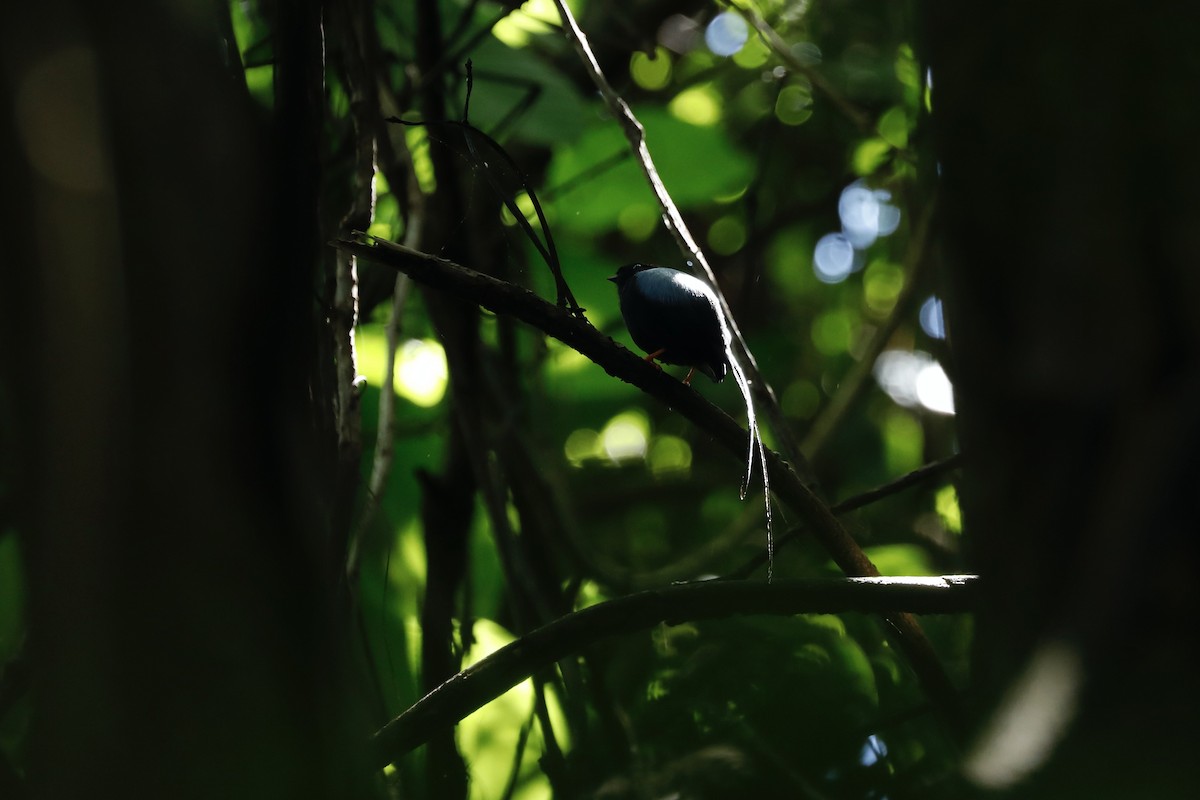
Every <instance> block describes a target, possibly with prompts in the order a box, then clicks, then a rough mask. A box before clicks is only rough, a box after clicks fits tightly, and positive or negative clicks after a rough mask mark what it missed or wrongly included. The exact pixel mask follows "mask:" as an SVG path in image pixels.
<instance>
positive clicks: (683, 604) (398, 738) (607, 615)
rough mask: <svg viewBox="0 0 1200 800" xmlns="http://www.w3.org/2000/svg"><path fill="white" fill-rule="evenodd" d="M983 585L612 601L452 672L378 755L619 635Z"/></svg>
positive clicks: (809, 586)
mask: <svg viewBox="0 0 1200 800" xmlns="http://www.w3.org/2000/svg"><path fill="white" fill-rule="evenodd" d="M978 589H979V587H978V578H976V577H975V576H971V575H946V576H941V577H931V578H878V577H877V578H837V579H829V578H824V579H818V578H814V579H808V580H799V581H780V582H777V583H774V584H763V583H749V582H744V581H709V582H705V583H692V584H684V585H680V586H671V587H668V588H665V589H658V590H655V591H648V592H640V593H638V594H634V595H629V596H626V597H621V598H618V599H616V600H610V601H608V602H605V603H600V604H598V605H594V606H590V607H589V608H585V609H583V610H582V611H576V612H574V613H571V614H568V615H566V616H565V617H561V618H560V619H557V620H555V621H554V622H551V623H549V624H548V625H545V626H543V627H541V628H538V629H537V630H535V631H532V632H531V633H528V634H526V635H525V636H522V637H521V638H520V639H518V640H517V641H515V642H513V643H511V644H509V645H507V646H505V647H503V648H501V649H499V650H497V651H496V652H494V653H492V654H491V655H490V656H488V657H487V658H485V659H483V660H481V661H478V662H476V663H475V664H474V665H472V666H471V667H468V668H467V669H465V670H463V671H462V672H460V673H458V674H457V675H455V676H454V677H452V678H450V679H449V680H448V681H446V682H445V683H443V684H442V685H441V686H439V687H437V688H436V689H434V690H433V691H432V692H430V693H429V694H427V695H426V696H425V697H423V698H421V699H420V700H419V701H417V703H415V704H414V705H413V706H412V707H410V708H409V709H408V710H406V711H405V712H404V713H403V714H401V715H400V716H399V717H397V718H396V719H394V720H392V721H391V722H389V723H388V724H387V725H385V726H384V727H383V728H381V729H380V730H379V731H378V732H377V733H376V734H375V736H374V738H373V739H372V742H371V762H372V764H373V766H375V767H376V768H378V769H382V768H383V767H385V766H387V765H388V764H390V763H392V762H394V761H396V760H397V759H399V758H400V757H401V756H403V755H404V754H405V753H407V752H409V751H410V750H412V749H413V748H414V747H417V746H418V745H420V744H421V743H423V742H424V741H425V740H426V739H427V738H428V737H429V736H430V735H431V734H432V733H434V732H436V731H439V730H444V729H448V728H450V727H451V726H453V725H454V724H456V723H457V722H458V721H459V720H461V719H462V718H463V717H465V716H466V715H467V714H470V713H471V712H472V711H475V710H476V709H478V708H480V707H481V706H483V705H484V704H485V703H487V702H489V701H490V700H492V699H494V698H496V697H499V696H500V695H501V694H503V693H504V692H506V691H508V690H509V689H511V688H512V687H513V686H515V685H517V684H518V683H520V682H521V681H522V680H524V679H525V678H528V677H529V676H530V675H533V674H534V673H536V672H537V671H539V670H541V669H543V668H545V667H547V666H549V665H551V664H553V663H554V662H556V661H560V660H562V659H564V658H566V657H567V656H569V655H571V654H572V653H578V652H580V651H582V650H583V649H585V648H586V647H588V646H590V645H593V644H595V643H596V642H598V641H600V640H602V639H606V638H608V637H611V636H616V635H619V634H627V633H632V632H635V631H639V630H645V629H647V628H651V627H653V626H655V625H657V624H659V623H663V622H665V623H667V624H679V623H682V622H692V621H696V620H705V619H720V618H724V617H729V616H734V615H738V614H774V615H793V614H817V613H822V614H837V613H846V612H863V613H881V614H893V613H894V612H896V611H897V609H905V610H906V612H913V613H920V614H955V613H965V612H969V611H972V610H974V608H975V603H976V598H977V595H978Z"/></svg>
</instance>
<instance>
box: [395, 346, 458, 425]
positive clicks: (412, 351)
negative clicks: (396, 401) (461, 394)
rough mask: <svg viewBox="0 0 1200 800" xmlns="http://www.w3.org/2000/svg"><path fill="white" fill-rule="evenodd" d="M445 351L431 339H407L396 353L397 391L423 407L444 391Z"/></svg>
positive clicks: (438, 399)
mask: <svg viewBox="0 0 1200 800" xmlns="http://www.w3.org/2000/svg"><path fill="white" fill-rule="evenodd" d="M448 377H449V373H448V372H447V370H446V352H445V351H444V350H443V349H442V346H441V344H439V343H438V342H436V341H434V340H432V339H409V340H408V341H407V342H405V343H404V344H403V345H401V347H400V352H399V353H397V354H396V372H395V381H394V385H395V388H396V393H397V394H399V395H400V396H401V397H404V398H406V399H408V400H410V401H411V402H412V403H414V404H415V405H418V406H422V407H424V408H430V407H432V406H436V405H437V404H438V403H440V402H441V401H442V397H443V396H444V395H445V394H446V381H447V378H448Z"/></svg>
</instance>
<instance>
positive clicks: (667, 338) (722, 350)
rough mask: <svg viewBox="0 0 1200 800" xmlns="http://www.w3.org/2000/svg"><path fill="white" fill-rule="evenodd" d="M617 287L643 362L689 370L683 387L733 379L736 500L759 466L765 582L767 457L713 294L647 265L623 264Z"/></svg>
mask: <svg viewBox="0 0 1200 800" xmlns="http://www.w3.org/2000/svg"><path fill="white" fill-rule="evenodd" d="M609 280H610V281H612V282H613V283H615V284H616V285H617V294H618V296H619V297H620V301H621V316H622V317H624V318H625V327H626V328H628V329H629V335H630V336H632V337H633V341H634V343H635V344H636V345H637V346H638V347H640V348H642V349H643V350H645V351H646V360H647V361H650V362H653V361H654V359H658V360H659V361H661V362H663V363H664V364H677V365H679V366H682V367H691V369H690V370H689V371H688V374H687V377H686V378H684V379H683V382H684V383H691V380H692V374H693V373H694V372H695V371H696V370H700V371H701V372H703V373H704V374H705V375H707V376H708V377H710V378H712V379H713V380H714V381H717V382H720V381H721V380H722V379H723V378H724V377H725V374H726V373H727V372H732V373H733V378H734V380H735V381H736V382H737V385H738V390H739V391H740V392H741V393H742V399H743V400H744V401H745V403H746V428H747V431H748V433H749V448H748V451H747V453H746V472H745V477H743V478H742V487H741V492H740V493H741V496H742V499H743V500H745V499H746V491H747V490H748V489H749V488H750V477H751V475H752V474H753V473H754V462H755V461H756V460H757V461H758V463H759V464H760V465H761V466H762V477H763V505H764V507H765V509H766V512H767V581H768V582H770V580H771V575H772V573H773V572H774V568H775V540H774V537H773V535H772V533H771V479H770V477H769V476H768V474H767V453H766V448H765V447H764V445H763V441H762V436H761V434H760V433H759V431H758V418H757V416H756V414H755V413H754V398H753V397H752V396H751V393H750V381H749V380H748V379H747V377H746V371H745V369H743V368H742V365H741V364H740V363H738V360H737V357H736V356H735V355H734V354H733V349H732V347H731V346H730V345H731V344H732V336H731V335H730V332H729V326H728V325H727V324H726V322H725V315H724V314H723V313H722V311H721V304H720V302H719V301H718V300H717V295H716V293H715V292H714V291H713V290H712V287H710V286H709V285H708V284H707V283H705V282H704V281H702V280H700V279H699V278H693V277H692V276H691V275H689V274H687V273H686V272H680V271H679V270H676V269H670V268H668V267H654V266H650V265H648V264H626V265H625V266H623V267H621V268H620V269H619V270H617V274H616V275H613V276H612V277H610V278H609Z"/></svg>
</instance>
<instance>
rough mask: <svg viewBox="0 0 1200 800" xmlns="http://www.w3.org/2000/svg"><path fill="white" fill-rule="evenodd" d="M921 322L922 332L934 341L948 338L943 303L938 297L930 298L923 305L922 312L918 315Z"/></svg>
mask: <svg viewBox="0 0 1200 800" xmlns="http://www.w3.org/2000/svg"><path fill="white" fill-rule="evenodd" d="M918 318H919V319H920V321H921V330H923V331H925V334H926V335H927V336H929V337H931V338H934V339H945V338H946V320H945V318H944V317H943V316H942V301H941V300H939V299H938V298H936V297H930V298H928V299H927V300H926V301H925V302H924V303H922V304H921V311H920V314H919V315H918Z"/></svg>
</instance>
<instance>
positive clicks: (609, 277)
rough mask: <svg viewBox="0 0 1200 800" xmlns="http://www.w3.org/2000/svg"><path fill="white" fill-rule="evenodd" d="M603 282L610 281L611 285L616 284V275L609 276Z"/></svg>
mask: <svg viewBox="0 0 1200 800" xmlns="http://www.w3.org/2000/svg"><path fill="white" fill-rule="evenodd" d="M605 280H608V281H612V282H613V283H616V282H617V276H616V275H609V276H608V277H607V278H605Z"/></svg>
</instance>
